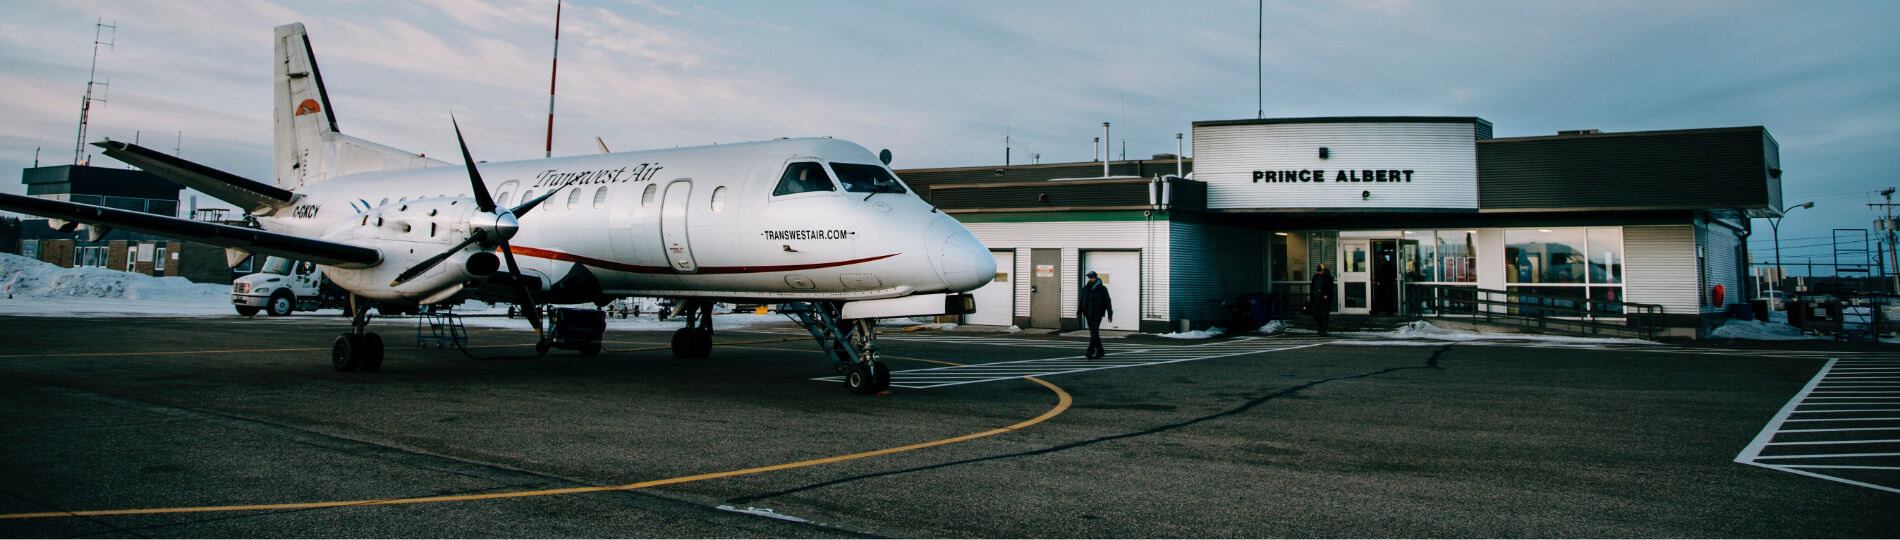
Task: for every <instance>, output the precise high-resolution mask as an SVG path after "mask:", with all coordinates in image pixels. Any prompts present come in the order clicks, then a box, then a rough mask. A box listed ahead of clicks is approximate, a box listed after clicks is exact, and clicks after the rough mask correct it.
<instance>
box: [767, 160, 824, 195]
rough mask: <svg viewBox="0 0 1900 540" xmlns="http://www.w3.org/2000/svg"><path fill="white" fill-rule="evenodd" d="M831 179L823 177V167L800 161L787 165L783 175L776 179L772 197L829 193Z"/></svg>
mask: <svg viewBox="0 0 1900 540" xmlns="http://www.w3.org/2000/svg"><path fill="white" fill-rule="evenodd" d="M833 189H835V188H833V187H831V177H830V176H826V175H825V166H824V165H822V164H819V163H818V162H815V161H801V162H797V163H793V164H791V165H787V166H786V167H785V174H784V175H783V176H780V177H779V178H778V188H776V189H773V190H772V194H773V195H791V194H793V193H805V192H808V191H831V190H833Z"/></svg>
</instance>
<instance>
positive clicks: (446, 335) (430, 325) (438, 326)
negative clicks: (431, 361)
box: [416, 306, 468, 348]
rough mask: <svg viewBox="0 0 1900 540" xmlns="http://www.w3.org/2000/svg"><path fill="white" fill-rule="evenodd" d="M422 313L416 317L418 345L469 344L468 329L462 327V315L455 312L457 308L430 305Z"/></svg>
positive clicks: (464, 345)
mask: <svg viewBox="0 0 1900 540" xmlns="http://www.w3.org/2000/svg"><path fill="white" fill-rule="evenodd" d="M420 315H421V316H420V317H416V345H417V346H425V345H435V346H437V347H441V348H448V347H449V346H450V345H455V346H457V347H467V346H468V329H467V328H463V327H462V316H461V315H456V314H455V308H452V307H445V308H437V307H435V306H428V307H425V308H423V310H422V313H421V314H420Z"/></svg>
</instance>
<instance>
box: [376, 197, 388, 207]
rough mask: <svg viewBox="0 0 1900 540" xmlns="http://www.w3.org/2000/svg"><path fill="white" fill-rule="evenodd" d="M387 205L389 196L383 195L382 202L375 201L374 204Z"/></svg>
mask: <svg viewBox="0 0 1900 540" xmlns="http://www.w3.org/2000/svg"><path fill="white" fill-rule="evenodd" d="M388 205H389V197H383V202H379V203H376V206H388Z"/></svg>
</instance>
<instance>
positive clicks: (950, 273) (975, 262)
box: [924, 217, 996, 292]
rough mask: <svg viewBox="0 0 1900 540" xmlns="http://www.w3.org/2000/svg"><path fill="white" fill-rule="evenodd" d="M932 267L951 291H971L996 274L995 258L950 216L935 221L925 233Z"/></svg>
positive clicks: (980, 242) (987, 281)
mask: <svg viewBox="0 0 1900 540" xmlns="http://www.w3.org/2000/svg"><path fill="white" fill-rule="evenodd" d="M924 241H925V243H924V245H925V246H928V247H927V249H929V250H930V256H931V259H932V260H931V262H932V263H934V264H933V265H932V266H935V267H937V273H938V275H939V277H942V278H943V284H944V286H945V287H948V288H949V289H950V290H952V291H956V292H969V291H974V290H976V289H977V288H978V287H982V286H983V285H984V284H986V283H989V282H990V280H991V279H993V278H995V277H996V258H995V257H994V256H991V255H990V249H989V248H988V247H985V246H984V245H983V242H982V241H979V240H977V239H976V235H974V234H970V230H969V229H967V228H964V227H963V224H962V223H958V222H957V220H955V219H951V218H949V217H943V218H939V219H938V220H937V222H936V223H932V224H931V226H930V228H929V230H928V232H926V233H925V235H924Z"/></svg>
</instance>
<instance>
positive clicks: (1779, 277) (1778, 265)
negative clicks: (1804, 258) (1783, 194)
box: [1768, 201, 1814, 292]
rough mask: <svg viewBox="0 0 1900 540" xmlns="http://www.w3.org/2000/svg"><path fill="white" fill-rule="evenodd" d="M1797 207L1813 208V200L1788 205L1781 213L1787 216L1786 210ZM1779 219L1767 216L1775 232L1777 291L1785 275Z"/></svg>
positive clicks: (1769, 226) (1770, 226)
mask: <svg viewBox="0 0 1900 540" xmlns="http://www.w3.org/2000/svg"><path fill="white" fill-rule="evenodd" d="M1797 208H1814V202H1813V201H1809V202H1804V203H1801V204H1797V205H1794V206H1790V207H1788V209H1787V210H1782V211H1781V215H1782V216H1783V217H1787V215H1788V212H1791V211H1794V210H1795V209H1797ZM1781 219H1782V218H1778V217H1775V218H1768V228H1769V230H1771V231H1773V232H1774V234H1775V290H1777V291H1780V290H1781V282H1782V280H1783V279H1785V278H1786V277H1787V276H1784V275H1782V274H1783V270H1782V269H1781ZM1782 292H1787V291H1782Z"/></svg>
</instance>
